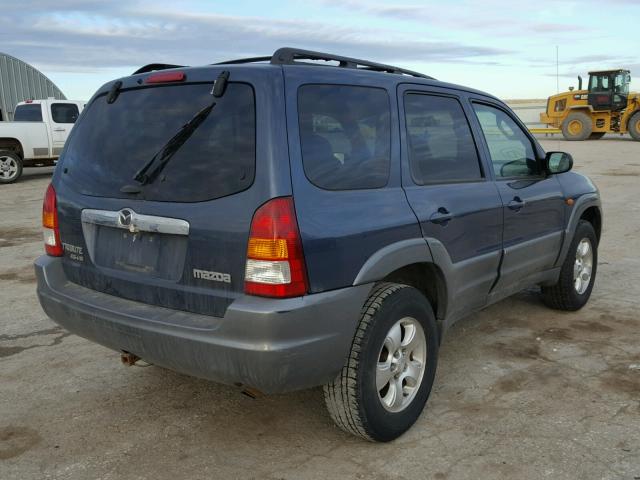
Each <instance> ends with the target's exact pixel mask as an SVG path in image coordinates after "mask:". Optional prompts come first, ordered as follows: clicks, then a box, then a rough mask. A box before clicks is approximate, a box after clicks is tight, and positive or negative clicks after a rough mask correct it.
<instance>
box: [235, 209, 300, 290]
mask: <svg viewBox="0 0 640 480" xmlns="http://www.w3.org/2000/svg"><path fill="white" fill-rule="evenodd" d="M244 290H245V292H246V293H248V294H251V295H259V296H263V297H276V298H287V297H297V296H300V295H304V294H305V293H307V291H308V290H309V284H308V282H307V271H306V268H305V262H304V254H303V252H302V242H301V240H300V231H299V229H298V221H297V219H296V212H295V210H294V208H293V200H292V198H291V197H281V198H274V199H272V200H270V201H268V202H267V203H265V204H264V205H262V206H261V207H260V208H258V210H257V211H256V213H255V214H254V215H253V220H252V222H251V234H250V235H249V246H248V248H247V266H246V270H245V283H244Z"/></svg>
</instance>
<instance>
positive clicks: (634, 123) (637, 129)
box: [628, 112, 640, 142]
mask: <svg viewBox="0 0 640 480" xmlns="http://www.w3.org/2000/svg"><path fill="white" fill-rule="evenodd" d="M628 130H629V135H631V138H633V139H634V140H636V141H638V142H640V112H636V113H634V114H633V115H632V116H631V118H630V119H629V124H628Z"/></svg>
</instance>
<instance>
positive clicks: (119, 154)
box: [63, 83, 255, 202]
mask: <svg viewBox="0 0 640 480" xmlns="http://www.w3.org/2000/svg"><path fill="white" fill-rule="evenodd" d="M212 86H213V84H212V83H206V84H187V85H170V86H155V87H145V88H136V89H132V90H123V91H122V92H121V93H120V95H119V96H118V98H117V100H116V101H115V102H114V103H113V104H108V103H107V101H106V95H102V96H99V97H97V98H96V99H95V100H94V101H93V102H91V104H90V105H89V106H88V107H87V108H86V110H85V112H84V113H83V115H82V118H81V119H80V120H79V121H78V123H77V124H76V126H75V127H74V129H73V132H72V135H71V138H70V139H69V142H68V145H67V149H66V152H65V154H64V159H63V165H64V168H65V171H66V174H63V178H64V180H65V181H66V182H69V183H71V185H72V188H74V189H75V190H77V191H80V192H81V193H83V194H85V195H92V196H100V197H119V198H144V199H146V200H157V201H173V202H199V201H204V200H212V199H215V198H220V197H223V196H226V195H231V194H233V193H237V192H240V191H242V190H245V189H247V188H248V187H249V186H251V184H252V183H253V177H254V172H255V107H254V94H253V89H252V88H251V86H249V85H247V84H243V83H229V85H228V87H227V90H226V92H225V94H224V96H223V97H222V98H219V99H217V102H216V107H215V109H213V111H211V113H210V115H208V116H207V117H206V118H205V119H204V120H203V121H202V124H200V125H199V127H198V128H197V129H196V130H195V131H194V132H193V133H192V135H191V136H190V137H189V138H188V139H187V140H186V141H185V142H184V144H183V145H181V147H180V148H179V149H178V150H177V151H176V152H175V153H174V154H173V158H172V159H171V162H169V163H167V164H166V167H165V168H164V169H163V170H162V173H161V175H160V176H159V177H158V178H157V179H156V180H155V181H154V182H153V183H150V184H148V185H145V186H144V188H142V189H141V192H140V193H139V194H135V195H132V194H128V193H122V192H121V191H120V188H121V187H122V186H123V185H125V184H130V183H131V182H132V179H133V178H134V177H135V176H136V173H137V172H139V171H140V169H141V168H143V167H144V166H145V164H147V163H148V162H149V160H150V159H152V158H153V157H154V155H156V154H157V152H158V151H160V150H161V149H162V148H163V146H165V145H166V143H167V141H169V140H170V139H171V138H172V137H173V136H174V135H175V134H176V132H177V131H180V129H181V128H182V127H183V126H184V125H185V124H186V123H187V122H189V120H191V119H192V118H193V117H194V116H195V115H196V114H197V113H198V112H200V111H201V110H202V109H203V108H204V107H206V106H207V105H210V104H211V102H212V100H213V97H212V96H211V87H212Z"/></svg>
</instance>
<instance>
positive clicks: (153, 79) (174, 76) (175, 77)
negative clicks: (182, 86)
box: [144, 72, 187, 83]
mask: <svg viewBox="0 0 640 480" xmlns="http://www.w3.org/2000/svg"><path fill="white" fill-rule="evenodd" d="M186 79H187V76H186V75H185V74H184V72H163V73H154V74H152V75H149V76H148V77H147V78H146V79H145V80H144V83H168V82H184V81H185V80H186Z"/></svg>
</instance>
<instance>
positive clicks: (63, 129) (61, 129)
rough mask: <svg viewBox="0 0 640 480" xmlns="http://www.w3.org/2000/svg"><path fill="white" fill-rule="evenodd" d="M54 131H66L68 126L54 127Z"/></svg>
mask: <svg viewBox="0 0 640 480" xmlns="http://www.w3.org/2000/svg"><path fill="white" fill-rule="evenodd" d="M53 131H54V132H66V131H67V129H66V128H54V129H53Z"/></svg>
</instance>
